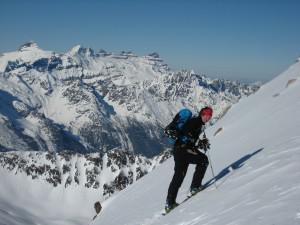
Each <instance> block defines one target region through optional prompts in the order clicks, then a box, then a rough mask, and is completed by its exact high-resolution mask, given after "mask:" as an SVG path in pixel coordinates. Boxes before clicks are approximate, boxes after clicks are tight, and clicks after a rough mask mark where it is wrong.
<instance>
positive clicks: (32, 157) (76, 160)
mask: <svg viewBox="0 0 300 225" xmlns="http://www.w3.org/2000/svg"><path fill="white" fill-rule="evenodd" d="M170 156H171V154H170V152H169V151H165V152H164V153H162V154H160V155H159V156H156V157H154V158H152V159H148V158H145V157H143V156H141V155H137V154H133V153H129V152H125V151H121V150H112V151H110V152H108V153H105V154H103V153H92V154H84V155H83V154H79V153H72V152H59V153H55V152H53V153H49V152H32V151H30V152H6V153H0V166H1V167H2V168H3V169H6V170H8V171H10V172H11V173H12V175H16V174H21V175H24V176H28V177H30V178H31V179H33V180H36V181H37V182H47V183H49V184H50V185H52V186H53V187H57V186H64V187H65V188H66V189H67V188H68V187H70V186H75V187H76V186H84V187H86V188H94V189H97V190H99V194H100V195H101V196H103V197H104V198H106V197H109V196H110V195H111V194H113V193H114V192H116V191H120V190H123V189H124V188H126V187H127V186H128V185H130V184H132V183H133V182H135V181H136V180H138V179H140V178H141V177H143V176H144V175H145V174H147V173H149V172H151V171H152V170H153V169H154V168H155V167H156V166H157V165H158V164H160V163H162V162H164V161H165V160H166V159H168V158H169V157H170Z"/></svg>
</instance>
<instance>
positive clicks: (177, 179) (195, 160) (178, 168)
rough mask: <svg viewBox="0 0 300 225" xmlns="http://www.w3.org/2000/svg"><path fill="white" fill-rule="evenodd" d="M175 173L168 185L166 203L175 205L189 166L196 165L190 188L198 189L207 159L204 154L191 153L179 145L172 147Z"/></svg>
mask: <svg viewBox="0 0 300 225" xmlns="http://www.w3.org/2000/svg"><path fill="white" fill-rule="evenodd" d="M174 160H175V168H174V170H175V172H174V176H173V179H172V181H171V183H170V186H169V190H168V196H167V202H168V203H171V204H172V203H175V201H176V197H177V193H178V190H179V188H180V186H181V184H182V182H183V180H184V177H185V175H186V172H187V169H188V166H189V164H196V169H195V172H194V176H193V180H192V184H191V188H194V187H200V186H201V183H202V179H203V177H204V174H205V171H206V169H207V166H208V158H207V156H206V155H205V154H203V153H201V152H199V151H197V152H193V151H191V150H189V149H188V148H185V147H182V146H180V145H175V146H174Z"/></svg>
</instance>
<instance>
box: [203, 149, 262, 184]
mask: <svg viewBox="0 0 300 225" xmlns="http://www.w3.org/2000/svg"><path fill="white" fill-rule="evenodd" d="M263 149H264V148H261V149H258V150H256V151H255V152H253V153H251V154H247V155H245V156H243V157H242V158H240V159H238V160H237V161H235V162H234V163H232V164H230V165H229V166H227V167H226V168H224V169H223V170H222V171H221V172H220V173H219V174H218V175H216V176H215V177H214V178H212V179H210V180H209V181H207V182H206V183H205V184H204V187H205V188H207V187H209V186H211V185H214V183H216V182H217V181H218V180H220V179H222V178H223V177H225V176H227V175H228V174H229V173H230V172H231V171H232V170H237V169H239V168H241V167H242V166H243V165H244V163H245V162H246V161H247V160H249V159H250V158H251V157H252V156H254V155H256V154H257V153H259V152H261V151H262V150H263ZM225 180H226V179H225ZM225 180H223V182H222V183H221V184H218V186H217V187H219V186H221V185H222V184H223V183H224V182H225ZM216 184H217V183H216Z"/></svg>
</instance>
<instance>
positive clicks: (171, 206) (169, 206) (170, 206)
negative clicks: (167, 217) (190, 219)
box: [165, 202, 179, 214]
mask: <svg viewBox="0 0 300 225" xmlns="http://www.w3.org/2000/svg"><path fill="white" fill-rule="evenodd" d="M177 206H179V204H178V203H177V202H174V203H169V202H166V205H165V214H167V213H169V212H170V211H171V210H173V209H174V208H176V207H177Z"/></svg>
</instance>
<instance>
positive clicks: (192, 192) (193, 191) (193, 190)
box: [188, 185, 204, 197]
mask: <svg viewBox="0 0 300 225" xmlns="http://www.w3.org/2000/svg"><path fill="white" fill-rule="evenodd" d="M203 189H204V186H202V185H201V186H200V187H192V188H191V189H190V193H189V195H188V196H189V197H192V196H194V195H196V194H197V193H198V192H200V191H202V190H203Z"/></svg>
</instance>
